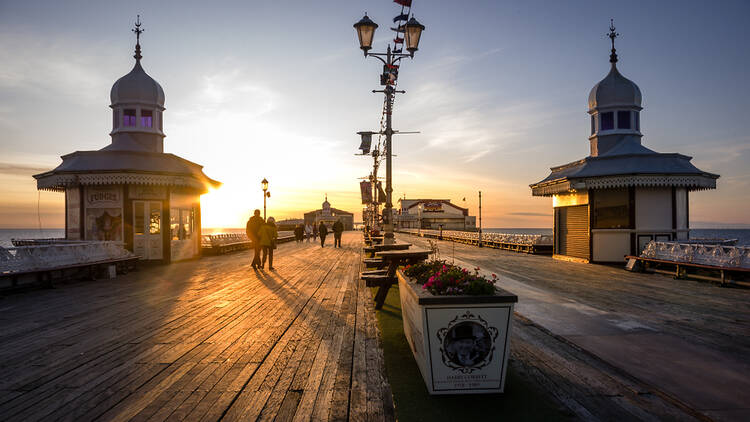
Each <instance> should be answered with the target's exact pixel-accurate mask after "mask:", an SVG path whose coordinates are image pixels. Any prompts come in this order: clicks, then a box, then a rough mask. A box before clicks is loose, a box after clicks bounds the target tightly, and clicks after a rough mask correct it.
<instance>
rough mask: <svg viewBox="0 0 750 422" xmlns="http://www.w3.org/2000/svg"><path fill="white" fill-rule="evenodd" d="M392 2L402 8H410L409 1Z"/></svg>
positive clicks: (394, 0)
mask: <svg viewBox="0 0 750 422" xmlns="http://www.w3.org/2000/svg"><path fill="white" fill-rule="evenodd" d="M393 2H394V3H396V4H400V5H401V6H404V7H411V0H393Z"/></svg>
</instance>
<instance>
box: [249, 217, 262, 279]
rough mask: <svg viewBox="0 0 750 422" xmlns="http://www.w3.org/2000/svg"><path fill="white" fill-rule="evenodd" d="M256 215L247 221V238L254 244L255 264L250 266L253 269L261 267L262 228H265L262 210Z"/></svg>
mask: <svg viewBox="0 0 750 422" xmlns="http://www.w3.org/2000/svg"><path fill="white" fill-rule="evenodd" d="M253 214H254V215H253V216H252V217H250V219H249V220H247V226H245V233H246V234H247V238H248V239H250V241H251V242H252V243H253V251H254V252H255V255H253V263H252V264H250V265H251V266H252V267H253V269H255V268H258V267H260V228H261V227H263V218H261V216H260V210H255V212H254V213H253Z"/></svg>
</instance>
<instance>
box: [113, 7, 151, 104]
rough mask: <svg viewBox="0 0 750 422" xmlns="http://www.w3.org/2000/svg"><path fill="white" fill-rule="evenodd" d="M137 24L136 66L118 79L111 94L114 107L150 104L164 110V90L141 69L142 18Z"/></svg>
mask: <svg viewBox="0 0 750 422" xmlns="http://www.w3.org/2000/svg"><path fill="white" fill-rule="evenodd" d="M138 18H139V20H138V22H136V24H135V29H133V32H134V33H135V34H136V44H135V55H134V56H133V57H134V58H135V66H133V70H131V71H130V73H128V74H127V75H125V76H123V77H122V78H120V79H118V80H117V81H116V82H115V84H114V85H112V90H111V91H110V93H109V98H110V101H111V102H112V105H113V106H114V105H116V104H123V103H130V104H148V105H157V106H159V108H161V109H162V110H163V109H164V90H163V89H162V87H161V85H159V83H158V82H156V81H155V80H154V78H152V77H151V76H148V74H147V73H146V71H145V70H143V67H141V57H142V56H141V43H140V35H141V33H142V32H143V29H141V22H140V16H138Z"/></svg>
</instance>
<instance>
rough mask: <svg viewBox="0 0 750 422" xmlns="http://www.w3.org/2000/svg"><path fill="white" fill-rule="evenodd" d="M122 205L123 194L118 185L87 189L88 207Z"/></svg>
mask: <svg viewBox="0 0 750 422" xmlns="http://www.w3.org/2000/svg"><path fill="white" fill-rule="evenodd" d="M121 205H122V194H121V191H120V189H119V188H118V187H106V188H95V187H89V188H87V189H86V207H87V208H110V207H120V206H121Z"/></svg>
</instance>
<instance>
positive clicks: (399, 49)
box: [393, 48, 404, 53]
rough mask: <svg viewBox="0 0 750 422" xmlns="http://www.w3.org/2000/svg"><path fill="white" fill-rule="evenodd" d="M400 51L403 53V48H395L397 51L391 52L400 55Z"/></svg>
mask: <svg viewBox="0 0 750 422" xmlns="http://www.w3.org/2000/svg"><path fill="white" fill-rule="evenodd" d="M402 51H404V49H403V48H397V49H395V50H393V52H394V53H400V52H402Z"/></svg>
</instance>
